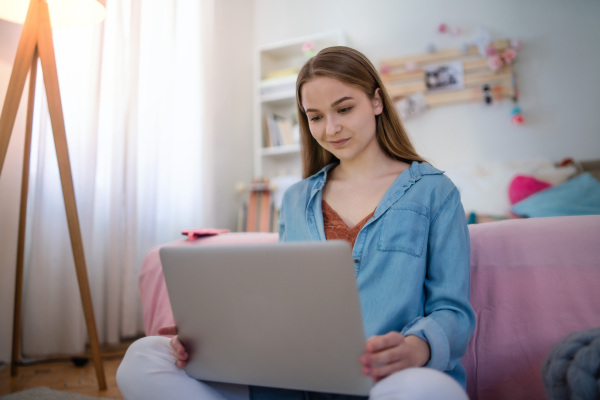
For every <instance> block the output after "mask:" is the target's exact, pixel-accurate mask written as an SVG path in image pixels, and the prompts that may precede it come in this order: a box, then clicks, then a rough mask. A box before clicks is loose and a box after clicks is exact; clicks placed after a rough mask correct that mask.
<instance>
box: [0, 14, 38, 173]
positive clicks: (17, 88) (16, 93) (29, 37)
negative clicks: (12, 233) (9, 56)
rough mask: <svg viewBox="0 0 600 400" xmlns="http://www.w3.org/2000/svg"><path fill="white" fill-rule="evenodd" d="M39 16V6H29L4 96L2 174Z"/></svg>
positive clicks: (0, 151) (0, 125) (0, 139)
mask: <svg viewBox="0 0 600 400" xmlns="http://www.w3.org/2000/svg"><path fill="white" fill-rule="evenodd" d="M37 16H38V8H37V7H29V11H28V12H27V19H26V20H25V25H23V31H22V32H21V38H20V39H19V47H18V48H17V55H16V57H15V62H14V64H13V69H12V72H11V74H10V80H9V81H8V90H7V91H6V97H5V98H4V105H3V106H2V115H0V174H2V167H3V166H4V158H5V157H6V151H7V150H8V143H9V142H10V136H11V134H12V130H13V127H14V126H15V119H16V117H17V111H18V110H19V104H20V102H21V95H22V94H23V89H24V88H25V81H26V80H27V74H28V73H29V67H30V66H31V59H32V58H33V52H34V50H35V46H36V42H37V23H36V20H37Z"/></svg>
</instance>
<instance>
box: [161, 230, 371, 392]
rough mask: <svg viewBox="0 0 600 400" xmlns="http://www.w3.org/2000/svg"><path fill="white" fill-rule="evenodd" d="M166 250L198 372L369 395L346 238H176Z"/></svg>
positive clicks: (211, 377)
mask: <svg viewBox="0 0 600 400" xmlns="http://www.w3.org/2000/svg"><path fill="white" fill-rule="evenodd" d="M160 258H161V262H162V266H163V271H164V275H165V281H166V284H167V290H168V292H169V299H170V301H171V307H172V309H173V316H174V318H175V323H176V324H177V327H178V329H179V338H180V340H181V341H182V343H183V344H184V345H185V347H186V348H187V349H188V352H189V354H190V358H189V361H188V364H187V366H186V372H187V373H188V374H189V375H190V376H192V377H194V378H196V379H200V380H206V381H216V382H228V383H237V384H246V385H256V386H269V387H277V388H285V389H298V390H306V391H318V392H330V393H338V394H350V395H368V393H369V390H370V388H371V387H372V381H371V379H370V378H368V377H366V376H364V375H363V374H362V373H361V364H360V362H359V359H360V356H361V355H362V354H363V352H364V349H365V335H364V330H363V325H362V317H361V311H360V304H359V299H358V291H357V287H356V279H355V267H354V263H353V262H352V258H351V250H350V245H349V244H348V243H347V242H344V241H326V242H289V243H263V244H244V245H221V246H168V247H163V248H161V249H160Z"/></svg>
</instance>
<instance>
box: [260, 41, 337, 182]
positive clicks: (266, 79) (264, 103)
mask: <svg viewBox="0 0 600 400" xmlns="http://www.w3.org/2000/svg"><path fill="white" fill-rule="evenodd" d="M309 42H310V43H312V44H313V52H314V53H315V54H316V53H318V52H319V51H320V50H322V49H324V48H326V47H331V46H338V45H344V44H345V43H344V35H343V34H342V32H341V31H333V32H325V33H321V34H315V35H309V36H303V37H296V38H293V39H290V40H285V41H280V42H277V43H272V44H269V45H264V46H259V47H258V48H257V50H256V53H255V58H254V61H255V64H254V66H255V78H254V79H255V80H254V93H255V97H254V124H253V125H254V127H253V136H254V176H255V177H256V178H265V177H266V178H273V177H276V176H279V175H282V174H285V173H286V171H287V173H288V174H289V173H290V171H295V173H299V172H298V171H300V164H301V162H300V145H299V144H291V145H281V146H273V147H264V146H265V144H270V143H277V144H279V143H294V142H295V141H296V140H297V132H296V131H295V132H294V133H295V134H294V136H293V137H294V140H289V135H288V136H286V137H287V138H288V140H285V141H279V140H273V137H272V136H271V135H272V132H275V131H276V130H270V129H269V126H270V125H269V124H270V123H271V124H272V120H271V119H269V117H270V116H277V117H281V120H280V121H285V120H292V121H295V119H296V116H295V114H296V111H297V110H296V80H297V73H298V71H300V69H301V68H302V66H303V65H304V63H306V60H307V59H308V58H307V56H306V54H305V53H304V52H303V51H302V49H303V46H304V44H306V43H309ZM271 126H272V125H271ZM278 127H279V128H280V130H279V132H287V130H284V131H282V130H281V126H280V125H278ZM296 129H297V128H296ZM273 136H275V137H276V138H279V136H278V135H276V134H274V135H273Z"/></svg>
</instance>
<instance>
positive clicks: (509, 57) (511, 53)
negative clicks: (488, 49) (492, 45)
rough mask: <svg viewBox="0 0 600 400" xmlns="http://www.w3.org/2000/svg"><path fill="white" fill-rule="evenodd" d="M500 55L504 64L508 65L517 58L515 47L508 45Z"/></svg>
mask: <svg viewBox="0 0 600 400" xmlns="http://www.w3.org/2000/svg"><path fill="white" fill-rule="evenodd" d="M501 57H502V60H504V63H505V64H507V65H510V64H512V63H513V62H514V61H515V59H516V58H517V50H515V48H513V47H509V48H508V49H506V50H504V52H502V55H501Z"/></svg>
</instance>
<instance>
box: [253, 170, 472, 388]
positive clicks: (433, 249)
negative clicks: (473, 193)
mask: <svg viewBox="0 0 600 400" xmlns="http://www.w3.org/2000/svg"><path fill="white" fill-rule="evenodd" d="M333 167H335V164H330V165H328V166H326V167H325V168H323V169H322V170H321V171H319V172H318V173H317V174H315V175H313V176H312V177H309V178H307V179H304V180H302V181H300V182H298V183H297V184H295V185H293V186H292V187H290V188H289V189H288V190H287V191H286V193H285V194H284V197H283V202H282V206H281V211H280V217H279V238H280V240H281V241H305V240H326V239H325V231H324V226H323V212H322V209H321V200H322V189H323V187H324V185H325V182H326V181H327V173H328V172H329V171H330V170H331V169H332V168H333ZM352 256H353V259H354V263H355V264H354V265H355V272H356V280H357V285H358V289H359V298H360V303H361V309H362V315H363V325H364V330H365V335H366V337H370V336H372V335H382V334H385V333H388V332H390V331H398V332H401V333H402V334H403V335H405V336H407V335H416V336H418V337H420V338H422V339H424V340H425V341H427V343H429V346H430V348H431V358H430V360H429V361H428V363H427V364H426V367H430V368H434V369H437V370H440V371H445V372H446V373H447V374H449V375H450V376H452V377H453V378H454V379H456V380H457V381H458V382H459V383H460V384H461V385H462V386H463V387H465V386H466V376H465V371H464V368H463V367H462V365H461V364H460V359H461V358H462V356H463V355H464V353H465V351H466V349H467V345H468V343H469V339H470V338H471V335H472V334H473V330H474V327H475V315H474V312H473V309H472V308H471V304H470V301H469V295H470V294H469V292H470V241H469V232H468V229H467V221H466V216H465V212H464V210H463V207H462V204H461V202H460V195H459V193H458V190H457V188H456V187H455V186H454V184H453V183H452V182H451V181H450V179H448V178H447V177H446V176H445V175H443V172H442V171H440V170H438V169H436V168H434V167H432V166H431V165H429V164H427V163H419V162H416V161H415V162H413V163H412V164H411V166H410V167H409V168H408V169H407V170H405V171H404V172H402V173H401V174H400V175H399V176H398V178H397V179H396V180H395V182H394V183H393V184H392V185H391V186H390V188H389V189H388V191H387V192H386V193H385V195H384V196H383V198H382V199H381V201H380V203H379V205H378V206H377V209H376V210H375V213H374V215H373V216H372V217H371V219H369V221H367V223H366V224H365V225H364V227H363V228H362V229H361V231H360V232H359V233H358V236H357V238H356V242H355V244H354V248H353V250H352ZM357 362H358V360H357ZM252 395H253V396H252V398H253V399H275V398H278V399H282V398H286V399H296V398H297V399H305V398H309V397H310V396H309V395H308V394H307V393H304V394H302V393H301V392H295V393H294V392H293V391H280V390H278V389H267V388H253V390H252ZM336 398H340V397H339V396H338V397H336ZM348 398H351V397H348Z"/></svg>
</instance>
